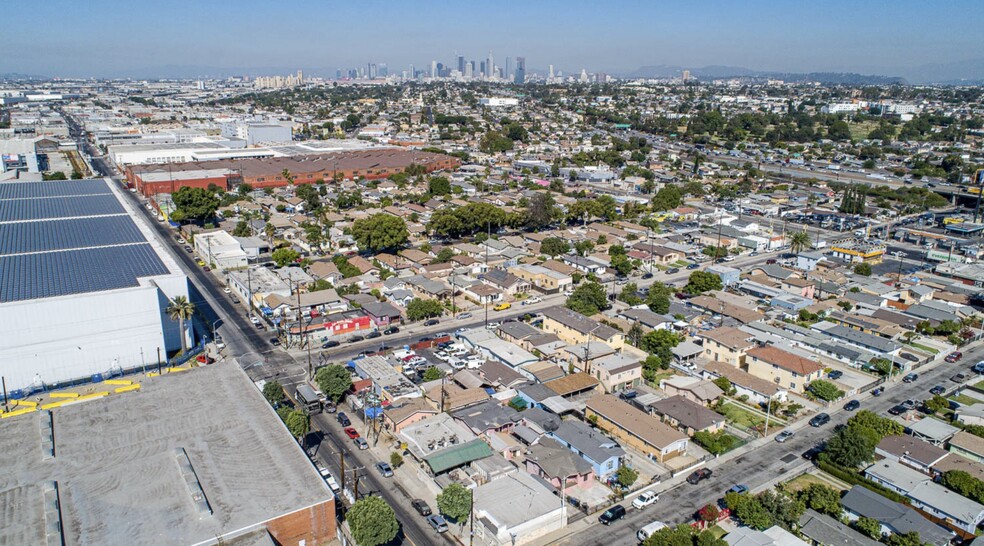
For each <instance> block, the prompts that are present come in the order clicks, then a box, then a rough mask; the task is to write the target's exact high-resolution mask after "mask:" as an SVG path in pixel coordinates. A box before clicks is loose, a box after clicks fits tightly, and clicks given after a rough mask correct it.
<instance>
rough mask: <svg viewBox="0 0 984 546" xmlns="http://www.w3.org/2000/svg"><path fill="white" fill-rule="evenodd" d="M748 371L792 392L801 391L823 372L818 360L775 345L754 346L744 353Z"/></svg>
mask: <svg viewBox="0 0 984 546" xmlns="http://www.w3.org/2000/svg"><path fill="white" fill-rule="evenodd" d="M745 364H746V365H748V373H750V374H752V375H754V376H756V377H759V378H761V379H765V380H766V381H771V382H773V383H775V384H776V385H778V386H780V387H782V388H785V389H789V390H791V391H794V392H799V393H802V392H803V391H804V390H805V387H806V385H807V384H808V383H809V382H811V381H814V380H816V379H820V376H821V375H822V374H823V366H822V365H820V363H819V362H814V361H812V360H808V359H806V358H803V357H801V356H797V355H794V354H793V353H790V352H787V351H783V350H782V349H779V348H777V347H772V346H771V345H767V346H765V347H755V348H754V349H750V350H749V351H748V352H746V353H745Z"/></svg>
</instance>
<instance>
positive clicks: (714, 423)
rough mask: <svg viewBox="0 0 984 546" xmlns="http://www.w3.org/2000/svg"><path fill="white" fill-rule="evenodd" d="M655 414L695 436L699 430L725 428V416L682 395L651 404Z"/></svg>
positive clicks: (678, 428)
mask: <svg viewBox="0 0 984 546" xmlns="http://www.w3.org/2000/svg"><path fill="white" fill-rule="evenodd" d="M649 409H650V410H651V411H652V412H653V414H655V415H657V416H659V418H660V419H662V420H663V422H664V423H666V424H668V425H671V426H673V427H676V428H677V430H680V431H682V432H685V433H687V436H693V435H694V434H695V433H697V432H711V433H714V432H717V431H719V430H724V422H725V419H724V416H723V415H721V414H719V413H717V412H715V411H712V410H709V409H707V408H705V407H704V406H702V405H700V404H698V403H696V402H694V401H693V400H688V399H687V398H685V397H683V396H680V395H679V394H678V395H676V396H671V397H669V398H664V399H662V400H657V401H655V402H652V403H651V404H649Z"/></svg>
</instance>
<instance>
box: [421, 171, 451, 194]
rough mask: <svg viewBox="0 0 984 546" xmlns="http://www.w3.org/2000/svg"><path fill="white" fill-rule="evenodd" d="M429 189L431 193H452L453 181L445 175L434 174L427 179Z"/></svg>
mask: <svg viewBox="0 0 984 546" xmlns="http://www.w3.org/2000/svg"><path fill="white" fill-rule="evenodd" d="M427 191H428V192H429V193H430V194H431V195H448V194H450V193H451V182H450V181H449V180H448V179H447V178H445V177H443V176H434V177H431V179H430V180H428V181H427Z"/></svg>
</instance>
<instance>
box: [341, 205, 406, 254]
mask: <svg viewBox="0 0 984 546" xmlns="http://www.w3.org/2000/svg"><path fill="white" fill-rule="evenodd" d="M352 237H354V238H355V241H356V242H357V243H358V244H359V248H360V249H362V250H369V251H372V252H381V251H384V250H395V249H397V248H400V247H402V246H403V245H405V244H406V243H407V241H408V240H409V238H410V233H409V232H408V231H407V224H406V222H404V221H403V218H397V217H396V216H393V215H392V214H386V213H379V214H374V215H372V216H370V217H368V218H360V219H358V220H356V221H355V222H353V223H352Z"/></svg>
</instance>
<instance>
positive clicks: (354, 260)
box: [348, 256, 379, 275]
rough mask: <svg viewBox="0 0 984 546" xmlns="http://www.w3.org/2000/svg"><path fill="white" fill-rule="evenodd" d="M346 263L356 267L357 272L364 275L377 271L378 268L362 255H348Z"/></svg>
mask: <svg viewBox="0 0 984 546" xmlns="http://www.w3.org/2000/svg"><path fill="white" fill-rule="evenodd" d="M348 263H349V264H350V265H351V266H353V267H355V268H356V269H358V270H359V273H360V274H362V275H365V274H366V273H379V268H378V267H376V266H374V265H373V264H372V262H370V261H369V260H367V259H365V258H363V257H362V256H349V257H348Z"/></svg>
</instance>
